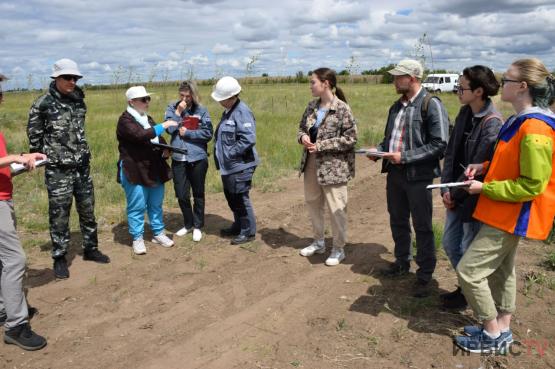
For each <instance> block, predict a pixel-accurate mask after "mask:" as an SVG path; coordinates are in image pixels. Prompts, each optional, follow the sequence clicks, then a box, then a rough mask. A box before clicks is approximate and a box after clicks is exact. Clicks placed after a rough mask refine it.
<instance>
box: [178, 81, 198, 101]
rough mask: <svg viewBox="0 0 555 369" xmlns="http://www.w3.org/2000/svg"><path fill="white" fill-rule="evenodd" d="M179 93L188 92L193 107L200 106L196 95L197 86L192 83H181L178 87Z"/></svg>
mask: <svg viewBox="0 0 555 369" xmlns="http://www.w3.org/2000/svg"><path fill="white" fill-rule="evenodd" d="M178 91H179V92H181V91H189V93H190V94H191V99H192V100H193V105H195V106H198V105H200V97H199V95H198V88H197V84H196V83H195V82H193V81H183V82H181V84H180V85H179V90H178Z"/></svg>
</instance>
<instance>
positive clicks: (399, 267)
mask: <svg viewBox="0 0 555 369" xmlns="http://www.w3.org/2000/svg"><path fill="white" fill-rule="evenodd" d="M409 270H410V264H409V263H406V264H401V263H398V262H395V263H389V265H388V267H387V268H385V269H382V270H380V272H379V273H380V275H382V276H384V277H389V278H394V277H401V276H403V275H406V274H409Z"/></svg>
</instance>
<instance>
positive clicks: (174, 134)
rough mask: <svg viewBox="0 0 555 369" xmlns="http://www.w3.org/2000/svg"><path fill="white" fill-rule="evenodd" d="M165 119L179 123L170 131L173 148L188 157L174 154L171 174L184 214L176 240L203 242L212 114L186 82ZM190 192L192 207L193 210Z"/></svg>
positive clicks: (193, 87)
mask: <svg viewBox="0 0 555 369" xmlns="http://www.w3.org/2000/svg"><path fill="white" fill-rule="evenodd" d="M165 118H166V119H171V120H174V121H176V122H180V123H179V125H178V126H177V127H169V128H168V129H167V131H168V133H169V134H170V135H171V145H172V146H173V147H176V148H178V149H183V150H185V151H186V152H187V154H181V153H178V152H173V154H172V173H173V186H174V190H175V196H176V197H177V201H178V203H179V207H180V208H181V213H182V214H183V228H181V229H179V230H178V231H177V232H176V233H175V234H176V236H184V235H185V234H187V233H188V232H189V231H192V233H193V241H196V242H198V241H200V240H201V238H202V231H201V229H202V227H203V226H204V192H205V191H204V183H205V180H206V172H207V171H208V151H207V149H208V142H209V141H210V140H211V139H212V121H211V119H210V114H208V110H206V108H205V107H204V106H202V105H201V104H200V100H199V96H198V90H197V86H196V84H195V83H194V82H192V81H183V82H182V83H181V84H180V86H179V100H177V101H174V102H172V103H170V104H169V105H168V107H167V108H166V115H165ZM191 190H192V191H193V201H194V203H193V207H191V199H190V197H191Z"/></svg>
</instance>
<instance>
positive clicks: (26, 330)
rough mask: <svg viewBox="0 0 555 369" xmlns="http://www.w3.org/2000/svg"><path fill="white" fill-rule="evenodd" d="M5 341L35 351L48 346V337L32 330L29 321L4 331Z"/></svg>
mask: <svg viewBox="0 0 555 369" xmlns="http://www.w3.org/2000/svg"><path fill="white" fill-rule="evenodd" d="M4 342H5V343H7V344H13V345H17V346H19V347H21V348H22V349H24V350H28V351H35V350H40V349H41V348H43V347H44V346H46V339H45V338H44V337H42V336H39V335H38V334H36V333H35V332H33V331H32V330H31V326H30V325H29V323H25V324H21V325H18V326H16V327H13V328H12V329H10V330H7V331H6V332H5V333H4Z"/></svg>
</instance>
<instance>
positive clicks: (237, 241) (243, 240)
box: [231, 234, 255, 245]
mask: <svg viewBox="0 0 555 369" xmlns="http://www.w3.org/2000/svg"><path fill="white" fill-rule="evenodd" d="M254 239H255V235H251V236H247V235H245V234H240V235H239V236H237V237H235V238H234V239H232V240H231V244H232V245H241V244H243V243H247V242H251V241H254Z"/></svg>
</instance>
